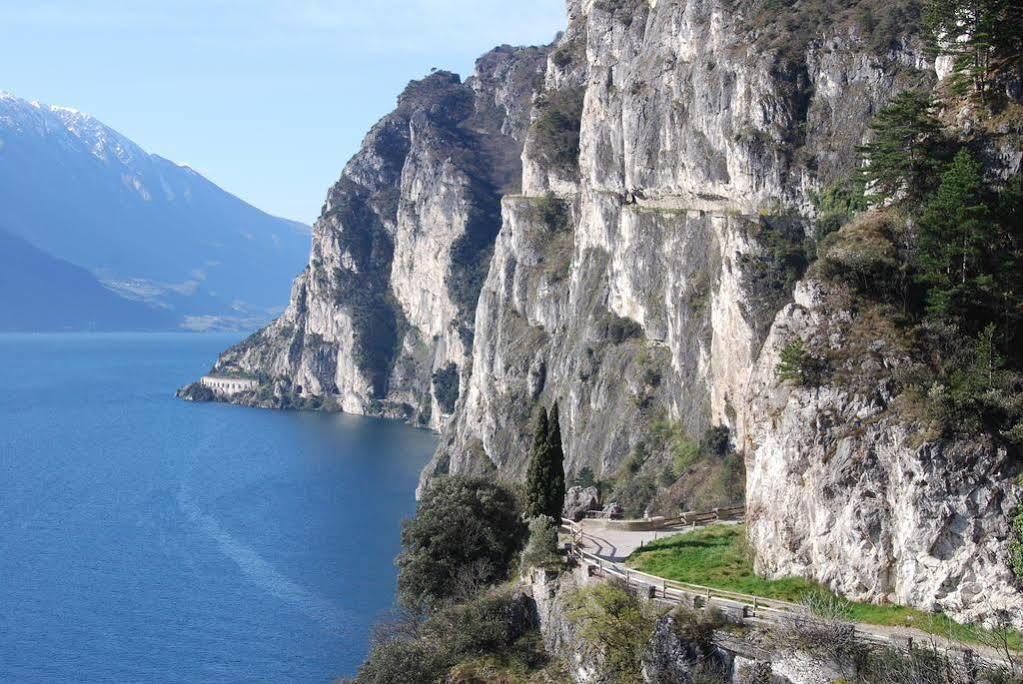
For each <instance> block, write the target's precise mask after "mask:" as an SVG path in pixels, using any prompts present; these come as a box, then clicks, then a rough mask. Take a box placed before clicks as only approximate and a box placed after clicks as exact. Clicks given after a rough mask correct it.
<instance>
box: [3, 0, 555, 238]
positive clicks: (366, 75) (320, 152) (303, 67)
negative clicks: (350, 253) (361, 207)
mask: <svg viewBox="0 0 1023 684" xmlns="http://www.w3.org/2000/svg"><path fill="white" fill-rule="evenodd" d="M563 24H564V3H563V0H515V1H514V2H509V1H508V0H361V1H360V0H165V1H163V2H155V1H151V0H120V1H118V0H98V1H90V0H0V65H3V66H2V68H0V90H7V91H10V92H11V93H13V94H15V95H18V96H20V97H23V98H26V99H30V100H39V101H41V102H45V103H48V104H54V105H65V106H69V107H74V108H76V109H79V110H81V111H84V112H88V113H90V114H92V115H94V116H96V117H97V118H98V119H100V120H101V121H103V122H104V123H106V124H107V125H109V126H112V127H113V128H115V129H117V130H118V131H120V132H121V133H123V134H125V135H127V136H128V137H129V138H131V139H133V140H134V141H135V142H137V143H139V144H140V145H141V146H142V147H144V148H145V149H146V150H148V151H150V152H154V153H156V154H160V155H162V156H164V157H167V158H169V159H172V160H174V161H177V162H182V163H187V164H189V165H191V166H192V167H193V168H195V169H196V170H198V171H200V172H201V173H203V174H205V175H207V176H208V177H209V178H210V179H212V180H213V181H215V182H216V183H218V184H220V185H221V186H223V187H224V188H226V189H227V190H229V191H231V192H233V193H235V194H236V195H239V196H240V197H242V198H243V199H245V200H247V201H249V202H251V203H252V204H255V205H256V206H258V207H260V208H261V209H265V210H267V211H269V212H271V213H275V214H278V215H281V216H286V217H288V218H294V219H298V220H302V221H307V222H311V221H312V220H313V219H314V218H315V217H316V215H317V214H318V213H319V210H320V205H321V204H322V202H323V199H324V197H325V195H326V190H327V188H328V187H329V186H330V185H331V184H332V183H333V182H334V180H336V178H337V176H338V174H339V173H340V171H341V168H342V167H343V165H344V163H345V162H346V161H347V159H348V157H350V156H351V155H352V154H353V153H354V152H355V150H356V149H357V147H358V144H359V142H360V140H361V139H362V136H363V135H364V134H365V132H366V131H367V130H368V129H369V127H370V126H371V125H372V124H373V122H375V121H376V120H377V119H378V118H379V117H380V116H382V115H383V114H385V113H387V112H388V111H390V109H391V108H392V106H393V104H394V99H395V97H396V96H397V94H398V93H399V92H400V91H401V89H402V88H403V87H404V85H405V84H406V83H407V82H408V81H409V80H410V79H413V78H419V77H421V76H422V75H424V74H425V73H427V72H428V71H429V69H430V68H431V67H439V68H444V69H449V70H452V71H457V72H458V73H460V74H462V76H463V77H465V76H466V75H468V73H469V72H470V71H471V68H472V64H473V61H474V59H475V58H476V57H477V56H478V55H479V54H481V53H483V52H485V51H486V50H489V49H490V48H492V47H494V46H496V45H499V44H501V43H511V44H541V43H546V42H548V41H550V39H551V38H553V36H554V34H555V33H556V32H557V31H558V30H561V29H562V28H563V27H564V26H563Z"/></svg>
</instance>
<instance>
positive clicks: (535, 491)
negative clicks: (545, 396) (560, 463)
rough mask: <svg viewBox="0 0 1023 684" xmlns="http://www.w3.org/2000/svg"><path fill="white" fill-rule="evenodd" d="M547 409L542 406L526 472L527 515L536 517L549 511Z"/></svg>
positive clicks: (549, 464)
mask: <svg viewBox="0 0 1023 684" xmlns="http://www.w3.org/2000/svg"><path fill="white" fill-rule="evenodd" d="M548 432H549V427H548V422H547V410H546V409H544V408H543V407H542V406H541V407H540V415H539V416H538V417H537V420H536V431H535V432H534V433H533V448H532V450H531V451H530V457H529V469H528V470H527V472H526V515H527V516H528V517H530V518H534V517H536V516H538V515H545V514H546V513H547V483H548V482H549V481H550V466H551V447H550V441H549V440H548Z"/></svg>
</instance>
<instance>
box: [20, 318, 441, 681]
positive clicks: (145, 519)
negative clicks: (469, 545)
mask: <svg viewBox="0 0 1023 684" xmlns="http://www.w3.org/2000/svg"><path fill="white" fill-rule="evenodd" d="M234 339H235V338H232V337H226V336H222V335H43V336H38V335H0V390H2V391H0V681H5V682H6V681H14V682H26V683H29V682H72V681H78V682H152V681H159V682H252V681H258V682H327V681H330V680H332V679H333V678H336V677H340V676H347V675H351V674H353V673H354V671H355V669H356V667H357V666H358V663H359V662H360V661H361V660H362V658H363V656H364V655H365V653H366V650H367V642H368V637H369V632H370V628H371V625H372V623H373V622H374V621H375V620H376V619H377V618H378V617H379V616H380V615H381V614H382V613H383V612H384V611H386V610H387V609H388V608H389V607H390V606H391V604H392V602H393V595H394V582H395V570H394V567H393V559H394V556H395V555H396V554H397V552H398V533H399V528H400V521H401V520H402V519H403V518H406V517H408V516H410V515H411V514H412V512H413V510H414V507H415V503H414V501H413V494H414V490H415V484H416V479H417V476H418V472H419V469H420V468H421V467H422V466H423V465H424V464H425V462H426V460H427V458H428V457H429V454H430V452H431V450H432V449H433V447H434V443H435V442H434V438H433V436H432V435H430V434H428V433H425V432H422V431H418V430H414V429H412V428H409V427H407V426H403V425H399V424H396V423H388V422H384V421H377V420H371V419H363V418H356V417H351V416H338V415H322V414H312V413H291V412H274V411H261V410H257V409H246V408H239V407H234V406H226V405H212V404H191V403H187V402H184V401H180V400H177V399H175V398H174V389H175V388H177V387H178V386H180V385H182V384H184V383H185V382H187V381H189V380H192V379H194V378H195V377H197V376H198V375H201V374H202V372H203V371H205V370H206V369H207V368H209V366H210V365H211V363H212V361H213V360H214V359H215V358H216V354H217V352H218V351H220V350H222V349H223V348H224V347H225V346H227V345H228V344H229V343H231V342H233V341H234Z"/></svg>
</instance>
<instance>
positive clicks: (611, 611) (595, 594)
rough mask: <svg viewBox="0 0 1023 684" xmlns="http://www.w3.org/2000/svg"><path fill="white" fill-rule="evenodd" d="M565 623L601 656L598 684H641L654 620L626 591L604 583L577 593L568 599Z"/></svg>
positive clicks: (650, 613) (640, 602) (647, 610)
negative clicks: (574, 626)
mask: <svg viewBox="0 0 1023 684" xmlns="http://www.w3.org/2000/svg"><path fill="white" fill-rule="evenodd" d="M570 604H571V608H570V609H569V619H570V620H572V621H573V622H575V623H576V624H577V625H578V626H579V633H580V635H581V636H582V638H583V639H584V640H585V641H586V642H587V643H589V644H590V645H591V646H593V647H594V648H597V649H599V650H600V651H601V653H602V654H603V656H604V658H603V662H602V663H601V670H602V672H601V677H602V681H608V682H621V683H622V684H626V683H627V684H633V683H634V682H638V681H642V679H643V678H642V657H643V653H644V651H645V649H646V645H647V642H648V641H649V639H650V636H651V635H652V633H653V629H654V623H655V616H654V615H653V614H652V612H651V610H650V607H649V605H648V604H644V603H643V602H642V601H640V599H639V598H637V597H636V596H635V595H634V594H633V593H631V592H630V591H629V590H628V588H627V587H625V586H622V585H620V584H617V583H615V582H604V583H601V584H596V585H593V586H589V587H585V588H583V589H579V590H577V591H576V592H575V593H574V594H573V595H572V596H571V597H570Z"/></svg>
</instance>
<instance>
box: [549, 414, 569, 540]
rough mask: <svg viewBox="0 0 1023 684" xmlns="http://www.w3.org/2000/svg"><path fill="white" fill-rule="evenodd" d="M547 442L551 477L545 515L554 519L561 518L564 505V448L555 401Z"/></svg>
mask: <svg viewBox="0 0 1023 684" xmlns="http://www.w3.org/2000/svg"><path fill="white" fill-rule="evenodd" d="M547 444H548V448H549V450H550V459H551V469H550V470H551V479H550V481H549V482H548V485H547V504H548V509H547V515H549V516H551V517H552V518H554V519H555V520H561V511H562V509H563V508H564V507H565V449H564V447H563V446H562V444H561V423H560V420H559V414H558V403H557V402H554V406H552V407H551V416H550V420H549V421H548V432H547Z"/></svg>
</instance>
